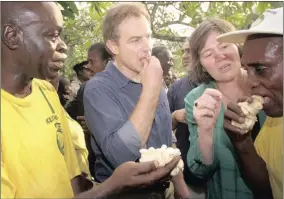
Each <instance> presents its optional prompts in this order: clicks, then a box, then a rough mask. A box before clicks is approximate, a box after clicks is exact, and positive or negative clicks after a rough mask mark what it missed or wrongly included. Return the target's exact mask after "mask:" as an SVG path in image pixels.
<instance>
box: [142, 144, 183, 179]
mask: <svg viewBox="0 0 284 199" xmlns="http://www.w3.org/2000/svg"><path fill="white" fill-rule="evenodd" d="M140 153H141V158H140V162H147V161H155V162H156V163H157V165H156V167H157V168H161V167H164V166H165V165H166V164H168V163H169V162H170V161H171V160H172V159H173V158H174V157H176V156H180V155H181V153H180V150H179V149H175V148H171V147H167V146H166V145H162V147H161V148H157V149H155V148H153V147H151V148H149V149H141V150H140ZM180 170H181V171H183V170H184V163H183V161H182V159H180V160H179V163H178V165H177V166H176V167H175V168H174V169H173V170H172V171H171V176H176V175H177V174H178V173H179V171H180Z"/></svg>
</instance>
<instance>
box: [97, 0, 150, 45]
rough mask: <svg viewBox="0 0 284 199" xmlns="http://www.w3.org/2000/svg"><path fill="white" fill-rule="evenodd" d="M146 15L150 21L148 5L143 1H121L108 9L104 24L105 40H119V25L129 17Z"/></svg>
mask: <svg viewBox="0 0 284 199" xmlns="http://www.w3.org/2000/svg"><path fill="white" fill-rule="evenodd" d="M140 16H145V17H146V18H147V20H148V21H150V15H149V13H148V11H147V8H146V6H145V5H144V4H143V3H141V2H121V3H117V4H115V5H114V6H113V7H112V8H110V9H108V10H107V12H106V15H105V17H104V20H103V24H102V32H103V38H104V42H107V41H108V40H115V41H117V40H118V39H119V37H120V35H119V31H118V26H119V25H120V24H121V23H122V22H123V21H124V20H125V19H127V18H129V17H140Z"/></svg>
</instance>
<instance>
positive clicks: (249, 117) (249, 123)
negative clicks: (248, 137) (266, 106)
mask: <svg viewBox="0 0 284 199" xmlns="http://www.w3.org/2000/svg"><path fill="white" fill-rule="evenodd" d="M252 99H253V101H252V102H251V103H248V102H247V101H245V102H239V103H238V105H239V106H240V108H241V110H242V112H243V113H244V114H245V122H244V123H243V124H240V123H238V122H236V121H233V120H232V121H231V124H232V125H234V126H236V127H238V128H240V129H243V130H244V133H247V132H249V131H250V130H252V128H253V126H254V124H255V122H256V121H257V117H256V115H257V114H258V112H259V111H260V110H261V109H262V108H263V98H262V97H261V96H258V95H253V96H252Z"/></svg>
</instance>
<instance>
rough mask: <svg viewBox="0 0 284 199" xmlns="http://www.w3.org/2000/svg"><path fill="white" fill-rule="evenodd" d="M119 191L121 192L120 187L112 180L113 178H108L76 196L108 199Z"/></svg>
mask: <svg viewBox="0 0 284 199" xmlns="http://www.w3.org/2000/svg"><path fill="white" fill-rule="evenodd" d="M118 192H120V189H119V188H118V187H117V186H116V185H115V184H114V183H113V182H112V181H111V179H107V180H106V181H105V182H103V183H102V184H100V185H98V186H94V187H93V188H92V189H91V190H89V191H86V192H83V193H81V194H79V195H77V196H76V197H75V198H93V199H106V198H108V197H110V196H113V195H115V194H117V193H118Z"/></svg>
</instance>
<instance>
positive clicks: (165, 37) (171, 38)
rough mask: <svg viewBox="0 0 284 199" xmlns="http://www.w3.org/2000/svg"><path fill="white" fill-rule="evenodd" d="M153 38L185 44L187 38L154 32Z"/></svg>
mask: <svg viewBox="0 0 284 199" xmlns="http://www.w3.org/2000/svg"><path fill="white" fill-rule="evenodd" d="M152 36H153V38H156V39H161V40H167V41H176V42H184V41H185V39H186V37H180V36H175V35H164V34H159V33H155V32H153V35H152Z"/></svg>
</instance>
